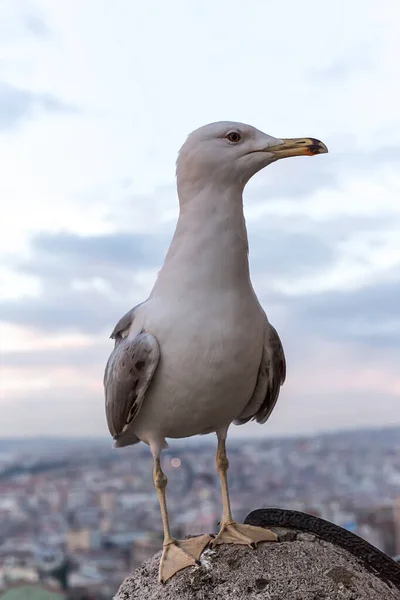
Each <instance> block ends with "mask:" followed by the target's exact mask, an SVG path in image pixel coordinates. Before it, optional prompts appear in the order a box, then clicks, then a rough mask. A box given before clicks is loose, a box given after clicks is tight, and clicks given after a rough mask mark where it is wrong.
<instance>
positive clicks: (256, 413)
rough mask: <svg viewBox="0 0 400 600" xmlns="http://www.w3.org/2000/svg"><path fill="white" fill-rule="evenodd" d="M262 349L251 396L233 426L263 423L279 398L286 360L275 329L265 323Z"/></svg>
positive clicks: (284, 375)
mask: <svg viewBox="0 0 400 600" xmlns="http://www.w3.org/2000/svg"><path fill="white" fill-rule="evenodd" d="M266 323H267V324H266V331H265V338H264V348H263V353H262V357H261V364H260V368H259V371H258V378H257V383H256V387H255V389H254V392H253V395H252V397H251V399H250V401H249V403H248V404H247V405H246V407H245V409H244V410H243V411H242V413H241V414H240V415H239V417H238V418H237V419H235V421H234V423H235V425H243V424H244V423H247V422H248V421H250V419H252V420H256V421H257V423H265V422H266V421H267V419H268V418H269V416H270V414H271V413H272V411H273V409H274V407H275V404H276V402H277V400H278V397H279V392H280V387H281V385H283V383H284V382H285V378H286V360H285V354H284V352H283V347H282V343H281V340H280V339H279V336H278V333H277V332H276V329H275V328H274V327H273V326H272V325H271V324H270V323H269V322H268V321H267V322H266Z"/></svg>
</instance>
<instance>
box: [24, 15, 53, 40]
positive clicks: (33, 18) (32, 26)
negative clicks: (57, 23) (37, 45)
mask: <svg viewBox="0 0 400 600" xmlns="http://www.w3.org/2000/svg"><path fill="white" fill-rule="evenodd" d="M22 21H23V23H24V26H25V29H26V31H28V33H30V34H32V35H34V36H36V37H39V38H46V37H48V36H49V35H50V34H51V31H50V28H49V26H48V25H47V23H46V21H45V20H44V19H43V17H42V16H41V15H39V14H38V13H37V12H35V13H33V12H31V13H29V14H26V15H24V16H23V17H22Z"/></svg>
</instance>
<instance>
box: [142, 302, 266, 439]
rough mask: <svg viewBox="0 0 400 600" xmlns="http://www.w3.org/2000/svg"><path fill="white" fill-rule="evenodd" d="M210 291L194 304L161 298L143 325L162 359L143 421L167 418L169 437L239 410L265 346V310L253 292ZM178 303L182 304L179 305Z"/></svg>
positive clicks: (222, 421) (190, 432) (197, 429)
mask: <svg viewBox="0 0 400 600" xmlns="http://www.w3.org/2000/svg"><path fill="white" fill-rule="evenodd" d="M224 300H225V301H223V299H222V298H221V297H214V298H213V297H212V296H211V297H209V298H208V299H204V302H202V303H200V304H198V305H196V306H194V305H193V303H192V304H191V303H189V302H188V297H186V300H185V301H184V302H182V301H181V302H178V301H177V302H176V304H175V307H174V308H173V307H171V306H169V305H168V303H164V304H163V305H161V304H158V303H157V302H154V303H153V306H152V307H149V311H148V313H147V315H146V319H145V323H144V327H145V329H146V331H149V332H151V333H152V334H153V335H155V336H156V338H157V340H158V343H159V345H160V350H161V359H160V363H159V367H158V369H157V372H156V375H155V378H154V381H153V383H152V384H151V386H150V388H149V391H148V394H147V395H146V399H145V402H144V405H143V409H142V418H141V417H140V416H139V420H140V421H141V423H143V422H144V421H146V422H147V425H150V423H156V422H158V423H162V428H163V435H165V436H166V437H186V436H190V435H195V434H197V433H202V432H203V431H204V430H206V429H209V428H210V427H211V428H212V427H213V426H214V427H217V426H222V425H223V424H225V423H228V422H230V421H232V420H233V419H234V418H236V417H237V416H238V414H239V413H240V412H241V410H242V409H243V408H244V406H245V405H246V404H247V402H248V401H249V400H250V397H251V395H252V393H253V390H254V387H255V384H256V380H257V375H258V369H259V365H260V361H261V354H262V347H263V325H264V319H263V315H262V313H261V311H260V309H259V307H258V305H257V303H256V302H253V301H252V299H251V298H249V299H248V301H247V302H244V298H243V297H242V298H240V297H239V296H237V297H236V299H235V298H232V297H230V296H229V295H228V297H225V299H224ZM178 307H179V309H178Z"/></svg>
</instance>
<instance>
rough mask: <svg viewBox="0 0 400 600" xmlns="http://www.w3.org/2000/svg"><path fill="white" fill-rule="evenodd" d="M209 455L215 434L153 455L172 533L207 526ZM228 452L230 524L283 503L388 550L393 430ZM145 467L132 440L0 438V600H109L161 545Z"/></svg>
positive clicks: (396, 516) (395, 478)
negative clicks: (159, 463) (27, 597)
mask: <svg viewBox="0 0 400 600" xmlns="http://www.w3.org/2000/svg"><path fill="white" fill-rule="evenodd" d="M215 449H216V439H215V436H207V437H204V438H194V439H192V440H185V441H177V442H174V441H172V443H170V448H169V449H168V450H166V451H165V452H164V453H163V468H164V470H165V473H166V475H167V477H168V480H169V483H168V486H167V501H168V508H169V512H170V517H171V525H172V528H173V533H174V535H175V536H176V537H184V536H185V535H188V534H196V533H202V532H203V533H204V532H212V531H216V529H217V523H218V521H219V518H220V511H221V499H220V491H219V482H218V476H217V473H216V469H215ZM228 456H229V459H230V469H229V483H230V490H231V500H232V509H233V511H234V516H235V518H236V519H237V520H243V519H244V518H245V516H246V515H247V514H248V513H249V512H250V511H251V510H253V509H255V508H262V507H267V506H269V507H273V506H279V507H282V508H293V509H297V510H302V511H305V512H308V513H312V514H315V515H319V516H321V517H323V518H326V519H328V520H330V521H333V522H334V523H337V524H338V525H341V526H343V527H345V528H347V529H349V530H351V531H353V532H355V533H357V534H358V535H360V536H362V537H364V538H365V539H367V540H368V541H369V542H371V543H372V544H374V545H375V546H377V547H378V548H380V549H381V550H383V551H384V552H386V553H387V554H389V555H390V556H392V557H397V556H398V555H399V554H400V428H386V429H382V430H374V431H370V430H368V431H366V430H364V431H363V430H360V431H353V432H346V433H335V434H329V435H318V436H313V437H301V438H282V439H268V437H267V434H266V438H265V439H254V440H243V439H242V440H239V439H232V438H231V439H229V440H228ZM152 470H153V465H152V458H151V455H150V451H149V449H148V447H147V446H145V445H144V444H140V445H137V446H135V447H131V448H126V449H123V450H114V449H112V448H111V443H110V441H109V440H90V441H81V440H64V439H62V440H61V439H44V440H43V439H42V440H38V439H35V440H34V439H32V440H0V598H3V597H4V598H8V595H7V593H8V592H7V590H10V589H15V588H16V587H18V586H25V587H26V588H28V587H29V586H30V585H32V586H36V587H37V586H38V585H40V586H42V588H43V590H47V592H46V593H47V594H48V595H46V596H43V598H44V597H46V598H49V600H50V598H53V597H54V598H60V599H61V598H64V599H75V600H78V599H79V600H84V599H87V600H89V599H96V600H101V599H102V598H107V599H109V598H110V597H112V595H113V594H114V593H115V592H116V590H117V589H118V587H119V585H120V584H121V582H122V581H123V579H124V578H125V577H126V576H127V574H128V573H129V572H130V571H131V570H132V569H134V568H135V567H136V566H137V565H139V564H140V563H141V562H142V561H143V560H145V559H146V558H147V557H148V556H150V555H152V554H153V553H154V552H156V551H158V550H159V549H160V548H161V544H162V537H161V530H162V528H161V519H160V514H159V509H158V502H157V496H156V493H155V491H154V486H153V478H152ZM14 597H17V596H14V595H13V596H12V598H14ZM18 597H19V596H18ZM21 597H22V596H21ZM38 597H39V596H38ZM40 597H42V596H40ZM10 598H11V595H10ZM35 598H36V596H35Z"/></svg>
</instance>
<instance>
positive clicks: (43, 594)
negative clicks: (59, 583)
mask: <svg viewBox="0 0 400 600" xmlns="http://www.w3.org/2000/svg"><path fill="white" fill-rule="evenodd" d="M28 599H29V600H67V596H66V595H65V594H64V593H62V592H56V591H54V590H52V589H51V588H47V587H45V586H42V585H34V584H29V585H26V584H23V585H14V586H11V587H9V588H8V589H6V590H5V591H3V592H0V600H28Z"/></svg>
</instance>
